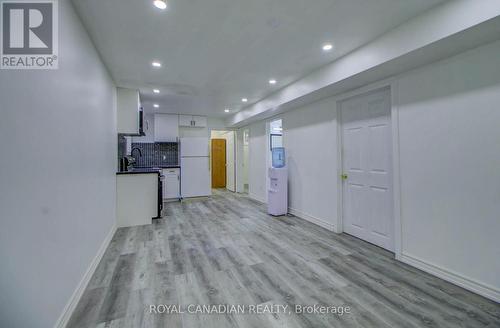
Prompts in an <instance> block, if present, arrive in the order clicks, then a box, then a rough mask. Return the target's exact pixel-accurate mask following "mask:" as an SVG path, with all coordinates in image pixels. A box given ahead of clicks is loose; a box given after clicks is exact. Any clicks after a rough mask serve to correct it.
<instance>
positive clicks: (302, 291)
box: [68, 190, 500, 328]
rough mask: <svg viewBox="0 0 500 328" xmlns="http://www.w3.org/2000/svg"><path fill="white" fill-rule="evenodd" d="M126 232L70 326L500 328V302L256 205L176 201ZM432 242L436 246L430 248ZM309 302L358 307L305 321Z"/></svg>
mask: <svg viewBox="0 0 500 328" xmlns="http://www.w3.org/2000/svg"><path fill="white" fill-rule="evenodd" d="M164 214H165V217H164V218H163V219H160V220H156V221H155V223H154V224H153V225H149V226H140V227H132V228H122V229H118V230H117V232H116V234H115V236H114V238H113V240H112V241H111V243H110V245H109V247H108V249H107V251H106V253H105V254H104V257H103V259H102V261H101V262H100V264H99V266H98V267H97V270H96V272H95V274H94V275H93V277H92V279H91V281H90V283H89V285H88V287H87V289H86V291H85V292H84V294H83V296H82V298H81V300H80V302H79V304H78V306H77V308H76V310H75V312H74V313H73V316H72V318H71V320H70V323H69V325H68V327H71V328H73V327H100V328H104V327H169V328H170V327H172V328H174V327H186V328H188V327H189V328H191V327H204V328H209V327H216V328H224V327H259V328H261V327H405V328H406V327H408V328H411V327H487V328H493V327H500V305H499V304H497V303H494V302H492V301H489V300H487V299H485V298H483V297H480V296H478V295H475V294H473V293H471V292H468V291H466V290H464V289H462V288H460V287H457V286H455V285H452V284H450V283H447V282H445V281H443V280H441V279H438V278H435V277H433V276H431V275H428V274H426V273H424V272H422V271H419V270H417V269H415V268H412V267H410V266H408V265H405V264H403V263H401V262H397V261H395V260H394V259H393V254H391V253H389V252H387V251H385V250H382V249H380V248H378V247H376V246H373V245H371V244H368V243H365V242H363V241H360V240H358V239H356V238H354V237H351V236H349V235H345V234H342V235H337V234H334V233H332V232H329V231H327V230H325V229H323V228H321V227H318V226H316V225H314V224H311V223H309V222H306V221H304V220H302V219H299V218H295V217H289V216H283V217H271V216H268V215H267V214H266V208H265V206H263V205H261V204H259V203H257V202H255V201H253V200H251V199H249V198H248V197H246V196H242V195H238V194H234V193H230V192H227V191H220V190H215V191H214V195H213V196H212V197H211V198H209V199H199V200H188V201H184V202H182V203H179V202H177V203H169V204H167V206H166V209H165V213H164ZM423 242H424V241H423ZM158 304H181V306H182V305H184V306H185V305H187V304H240V305H251V304H253V305H255V304H265V305H272V304H280V305H281V304H283V305H289V306H290V308H289V309H290V310H292V314H290V315H289V314H287V313H277V314H276V313H275V314H270V313H266V314H260V315H257V314H219V315H216V314H188V313H184V314H151V313H150V305H158ZM297 304H305V305H314V304H323V305H328V306H349V307H350V310H351V313H350V314H344V315H342V316H339V315H332V314H328V315H318V314H295V313H293V312H294V311H293V310H294V306H295V305H297Z"/></svg>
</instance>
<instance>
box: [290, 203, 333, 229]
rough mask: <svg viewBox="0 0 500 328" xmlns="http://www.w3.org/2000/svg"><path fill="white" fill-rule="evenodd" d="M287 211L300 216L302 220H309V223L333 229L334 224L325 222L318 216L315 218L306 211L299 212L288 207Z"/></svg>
mask: <svg viewBox="0 0 500 328" xmlns="http://www.w3.org/2000/svg"><path fill="white" fill-rule="evenodd" d="M288 213H290V214H293V215H295V216H296V217H298V218H301V219H303V220H306V221H309V222H311V223H314V224H315V225H318V226H320V227H322V228H325V229H327V230H330V231H335V226H334V225H333V224H331V223H329V222H326V221H324V220H322V219H320V218H317V217H315V216H312V215H309V214H307V213H304V212H301V211H299V210H297V209H295V208H292V207H289V208H288Z"/></svg>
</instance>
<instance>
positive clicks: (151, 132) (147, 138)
mask: <svg viewBox="0 0 500 328" xmlns="http://www.w3.org/2000/svg"><path fill="white" fill-rule="evenodd" d="M154 123H155V117H154V114H144V127H143V129H144V134H145V135H144V136H141V137H132V142H155V127H154Z"/></svg>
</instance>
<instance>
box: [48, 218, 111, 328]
mask: <svg viewBox="0 0 500 328" xmlns="http://www.w3.org/2000/svg"><path fill="white" fill-rule="evenodd" d="M116 229H117V228H116V225H115V224H114V225H113V226H112V227H111V230H110V231H109V233H108V235H107V236H106V238H105V239H104V241H103V242H102V244H101V247H100V248H99V250H98V251H97V254H96V256H95V257H94V259H93V260H92V262H91V263H90V266H89V267H88V269H87V271H86V272H85V274H84V275H83V278H82V280H81V281H80V283H79V284H78V286H77V287H76V289H75V291H74V292H73V295H71V298H70V299H69V301H68V303H67V304H66V306H65V307H64V310H63V312H62V314H61V316H60V317H59V319H58V320H57V322H56V324H55V325H54V327H56V328H64V327H66V325H67V324H68V321H69V319H70V318H71V315H72V314H73V311H75V308H76V305H77V304H78V302H79V301H80V298H81V297H82V295H83V292H84V291H85V288H87V285H88V283H89V281H90V278H92V275H93V274H94V272H95V270H96V268H97V265H98V264H99V262H100V261H101V259H102V256H103V255H104V252H105V251H106V249H107V248H108V246H109V243H110V242H111V239H113V236H114V234H115V231H116Z"/></svg>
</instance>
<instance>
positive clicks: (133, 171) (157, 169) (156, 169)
mask: <svg viewBox="0 0 500 328" xmlns="http://www.w3.org/2000/svg"><path fill="white" fill-rule="evenodd" d="M177 168H180V165H169V166H159V167H134V168H133V169H131V170H130V171H120V172H116V174H118V175H121V174H144V173H155V174H160V175H161V173H162V172H161V170H162V169H177Z"/></svg>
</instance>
